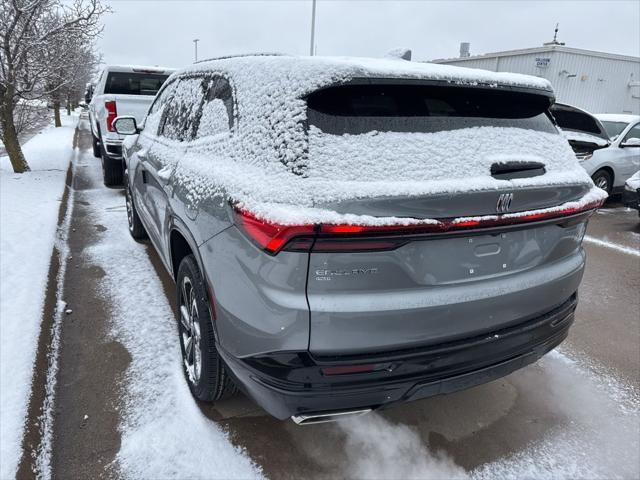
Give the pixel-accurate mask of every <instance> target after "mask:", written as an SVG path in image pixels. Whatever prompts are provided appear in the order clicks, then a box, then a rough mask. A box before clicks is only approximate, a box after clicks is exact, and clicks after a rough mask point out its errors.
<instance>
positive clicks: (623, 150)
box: [615, 123, 640, 186]
mask: <svg viewBox="0 0 640 480" xmlns="http://www.w3.org/2000/svg"><path fill="white" fill-rule="evenodd" d="M632 138H637V139H639V140H640V123H636V124H635V125H634V126H633V127H631V128H630V129H629V130H628V131H627V133H626V134H624V136H622V139H621V140H620V143H619V144H618V149H617V155H616V156H617V158H616V164H617V169H618V171H619V172H620V178H619V179H618V180H619V181H616V182H615V183H616V186H617V185H623V184H624V182H626V181H627V179H628V178H629V177H630V176H631V175H633V174H634V173H636V172H637V171H638V170H640V146H638V145H631V144H628V143H627V142H628V141H629V140H630V139H632Z"/></svg>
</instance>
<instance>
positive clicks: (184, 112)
mask: <svg viewBox="0 0 640 480" xmlns="http://www.w3.org/2000/svg"><path fill="white" fill-rule="evenodd" d="M206 89H207V81H206V80H205V79H203V78H202V77H190V78H185V79H180V80H178V82H177V84H176V86H175V88H174V91H173V95H172V97H171V100H170V101H169V103H168V105H167V106H166V111H165V112H164V115H163V126H162V136H164V137H167V138H169V139H171V140H176V141H179V142H183V141H189V140H192V139H193V138H194V134H195V131H196V129H197V125H198V115H199V112H200V109H201V106H202V103H203V102H204V96H205V92H206Z"/></svg>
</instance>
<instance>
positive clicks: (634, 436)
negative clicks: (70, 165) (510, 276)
mask: <svg viewBox="0 0 640 480" xmlns="http://www.w3.org/2000/svg"><path fill="white" fill-rule="evenodd" d="M80 133H81V135H84V136H85V137H87V135H88V133H87V132H84V131H83V132H80ZM83 145H84V147H83V148H85V149H87V154H86V155H85V156H83V157H82V160H81V161H80V162H79V163H78V164H77V165H76V166H75V174H74V175H75V178H74V185H75V188H77V189H78V190H82V194H81V195H76V196H75V202H76V205H74V218H73V223H72V227H73V229H74V230H73V232H72V233H71V235H70V249H71V255H72V258H73V260H72V261H71V265H72V266H71V267H70V269H69V271H68V274H67V277H68V278H67V280H66V284H65V300H66V301H67V302H68V304H69V305H71V306H72V308H73V309H74V310H73V312H74V313H73V315H71V316H70V318H69V319H68V320H67V321H66V322H65V324H64V325H63V328H62V337H61V353H60V373H59V378H58V386H57V394H56V418H55V423H54V433H55V436H54V446H53V451H54V462H53V465H54V476H57V477H61V478H69V477H75V478H78V477H83V478H98V477H101V476H109V475H110V474H113V473H120V474H122V475H124V476H127V475H128V476H132V477H144V476H153V475H156V476H157V475H164V476H169V475H170V474H171V473H173V475H172V476H176V477H189V476H190V475H189V474H190V473H191V474H192V475H191V476H198V475H199V474H201V473H202V472H203V471H206V469H205V470H203V469H202V465H200V466H199V468H200V470H197V471H191V470H186V469H189V468H192V467H193V466H194V463H197V462H201V463H202V464H203V465H204V466H206V467H207V468H214V467H210V465H214V466H216V467H215V468H218V467H219V466H220V464H224V463H225V461H226V462H227V463H229V462H233V463H234V464H236V463H242V462H241V461H240V460H238V457H229V456H225V455H230V454H228V453H224V454H222V453H220V452H223V451H224V452H227V451H226V450H225V448H226V447H225V446H224V445H223V444H222V443H215V442H218V440H219V438H222V437H219V436H220V435H224V434H223V433H221V432H227V434H228V437H229V438H230V440H231V442H232V443H233V444H234V445H235V446H237V447H240V448H241V449H242V451H243V452H244V454H245V455H248V456H249V457H250V458H251V460H252V461H253V462H255V464H256V465H258V466H259V467H260V468H261V469H262V472H263V473H264V474H265V475H266V476H268V477H271V478H302V477H305V478H309V477H312V478H336V477H339V478H344V477H358V478H411V477H413V478H443V477H462V478H464V477H472V478H495V477H499V478H521V477H523V476H528V477H545V478H549V477H554V478H562V477H565V478H576V477H580V478H594V477H600V478H610V477H614V476H616V477H623V478H637V477H638V476H640V467H639V465H640V458H639V455H640V454H639V451H640V445H639V437H640V435H639V432H640V420H639V412H638V399H639V396H638V390H637V388H638V386H639V383H640V382H639V379H638V372H639V371H640V352H639V350H638V345H640V325H639V322H640V319H639V318H638V315H639V313H638V312H640V298H639V292H640V257H639V256H638V254H637V252H638V251H640V228H639V222H638V216H637V212H635V211H627V210H625V209H624V208H621V207H619V206H617V205H616V204H610V205H607V207H606V208H605V209H603V210H602V211H601V212H599V213H597V214H595V215H594V216H593V218H592V220H591V223H590V226H589V229H588V239H593V240H588V241H587V243H586V247H585V248H586V250H587V253H588V265H587V270H586V274H585V278H584V282H583V285H582V287H581V290H580V305H579V308H578V312H577V316H576V323H575V325H574V327H573V329H572V331H571V333H570V337H569V339H568V341H567V342H565V343H564V344H563V345H562V346H561V347H560V348H559V350H558V351H555V352H552V353H550V354H549V355H547V356H546V357H544V358H543V359H542V360H541V361H539V362H538V363H536V364H534V365H531V366H529V367H527V368H525V369H523V370H521V371H518V372H515V373H513V374H511V375H509V376H508V377H506V378H503V379H500V380H497V381H494V382H492V383H489V384H486V385H481V386H478V387H475V388H472V389H470V390H466V391H462V392H458V393H455V394H451V395H447V396H443V397H434V398H430V399H426V400H421V401H417V402H414V403H410V404H406V405H403V406H400V407H397V408H395V409H392V410H388V411H384V412H380V413H374V414H370V415H367V416H364V417H359V418H357V419H353V420H352V421H348V422H341V423H339V424H323V425H312V426H305V427H298V426H296V425H294V424H293V422H291V421H285V422H281V421H278V420H275V419H273V418H271V417H269V416H268V415H266V414H265V413H264V412H263V411H262V410H261V409H260V408H258V407H257V406H255V405H254V404H253V403H252V402H251V401H249V400H248V399H247V398H245V397H242V396H238V397H236V398H233V399H230V400H227V401H224V402H219V403H218V404H216V405H203V404H200V405H199V406H198V407H199V412H201V414H200V413H197V412H196V413H194V412H193V411H192V410H196V411H198V408H195V409H194V406H195V405H196V403H195V402H193V401H192V400H191V398H190V397H189V396H188V392H187V390H186V383H184V382H183V381H182V379H179V378H178V376H176V375H177V374H176V372H179V370H180V368H181V366H180V361H181V360H180V357H179V354H178V353H176V352H177V351H178V350H177V348H176V347H177V345H178V338H177V333H176V329H175V328H174V326H173V325H172V324H171V323H170V322H172V321H173V320H172V319H171V318H170V317H171V315H170V314H171V307H173V308H175V305H173V301H174V293H173V288H174V287H173V284H172V280H171V279H170V278H169V276H168V275H167V274H166V273H165V272H164V270H163V268H162V266H161V264H160V261H159V260H158V257H157V255H156V253H155V251H154V250H153V248H151V247H148V246H147V247H145V246H143V245H142V246H141V245H139V244H136V243H135V242H133V241H132V240H131V239H130V237H129V236H128V232H127V224H126V216H125V210H124V207H123V205H124V203H123V202H124V199H123V196H122V194H121V192H120V191H117V190H108V189H105V188H104V187H103V186H101V185H100V173H101V172H100V163H99V160H97V159H93V158H92V157H91V155H90V153H89V150H90V149H89V147H90V140H89V139H88V137H87V138H84V143H83ZM106 238H110V239H111V240H109V241H107V240H105V239H106ZM109 242H110V243H109ZM616 247H624V248H616ZM118 258H122V261H123V262H126V263H127V266H128V267H127V268H121V267H118V268H115V267H113V264H114V262H116V263H117V259H118ZM96 259H98V260H99V261H97V260H96ZM114 259H115V260H114ZM143 264H144V265H143ZM112 267H113V268H112ZM130 275H143V276H144V277H136V278H140V279H141V280H140V281H139V282H138V285H139V288H131V285H130V284H131V278H129V276H130ZM136 281H137V280H136ZM118 285H121V286H122V285H124V286H125V287H126V288H125V289H124V290H123V289H120V290H118V288H117V287H118ZM118 292H120V293H118ZM114 295H115V296H114ZM118 295H131V296H132V297H131V298H124V297H118ZM118 299H120V300H118ZM123 302H124V303H123ZM136 303H138V304H139V305H141V307H140V308H141V310H140V312H138V313H139V315H137V316H136V315H135V314H136V312H133V313H134V315H129V313H131V312H124V311H123V310H122V308H123V305H127V306H131V307H130V308H134V309H135V308H136V307H135V305H136ZM128 308H129V307H128ZM149 312H150V313H149ZM141 315H142V316H145V318H144V319H143V318H142V317H141ZM149 315H150V316H152V317H153V316H154V315H159V317H158V318H146V317H147V316H149ZM129 318H131V320H129ZM141 320H144V322H141ZM129 321H136V322H139V323H137V324H127V322H129ZM152 322H160V323H152ZM118 332H120V333H118ZM138 333H139V335H138ZM150 335H151V337H150ZM142 336H144V337H148V338H153V339H154V340H153V344H147V347H145V344H144V343H141V342H140V341H138V337H142ZM145 348H148V349H150V350H148V351H146V353H145V350H144V349H145ZM141 362H142V363H141ZM144 362H147V363H146V364H145V363H144ZM154 362H155V365H154ZM140 365H143V366H144V365H147V367H148V368H151V370H152V371H154V369H156V372H155V373H156V375H155V376H154V375H150V376H149V375H147V376H145V375H146V374H145V373H144V369H141V368H140ZM176 379H177V380H176ZM145 382H147V383H146V384H145ZM163 389H164V390H163ZM184 392H187V394H185V393H184ZM184 411H189V412H190V413H189V414H188V415H186V416H185V414H184ZM145 412H151V413H152V415H145ZM202 414H203V415H202ZM85 415H87V417H86V418H85ZM154 415H155V416H156V417H155V418H149V417H150V416H151V417H153V416H154ZM174 417H175V418H178V419H179V421H176V420H175V419H174ZM154 420H155V423H154ZM177 424H179V425H177ZM185 436H188V438H189V440H188V441H189V443H191V444H201V445H206V448H205V450H211V451H205V452H204V455H202V452H199V453H198V455H199V456H198V457H197V462H194V461H187V460H186V459H187V458H188V456H189V455H188V454H183V453H180V452H182V450H179V449H180V443H176V442H182V443H184V439H185ZM212 439H214V440H215V441H214V440H212ZM212 442H214V443H212ZM211 445H213V446H211ZM175 449H178V450H179V451H178V454H176V453H175V451H174V450H175ZM135 455H140V461H139V462H138V464H136V458H135ZM217 456H218V457H220V456H222V457H221V458H222V460H221V462H222V463H218V464H216V463H215V462H216V458H217ZM229 458H231V460H229ZM123 459H124V460H123ZM225 459H226V460H225ZM119 462H120V463H119ZM122 462H124V463H122ZM207 462H209V463H207ZM211 462H213V463H211ZM132 465H133V467H132V468H133V469H130V467H131V466H132ZM243 465H244V464H243ZM136 468H138V470H136ZM243 468H244V467H243ZM247 468H248V470H243V472H249V473H252V472H255V471H254V470H251V468H250V466H249V467H247ZM140 469H141V470H140ZM216 471H218V470H211V472H212V475H216V473H215V472H216ZM131 472H134V473H133V474H132V473H131ZM145 472H147V473H148V472H153V474H148V475H145ZM200 476H202V475H200ZM216 476H224V475H216ZM238 476H241V475H238ZM245 476H248V474H245Z"/></svg>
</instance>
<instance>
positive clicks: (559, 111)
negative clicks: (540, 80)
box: [551, 103, 640, 194]
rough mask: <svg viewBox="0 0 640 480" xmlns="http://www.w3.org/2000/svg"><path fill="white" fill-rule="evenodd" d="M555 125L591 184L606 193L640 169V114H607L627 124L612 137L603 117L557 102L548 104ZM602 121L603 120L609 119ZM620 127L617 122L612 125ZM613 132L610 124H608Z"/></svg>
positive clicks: (618, 188)
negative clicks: (550, 105)
mask: <svg viewBox="0 0 640 480" xmlns="http://www.w3.org/2000/svg"><path fill="white" fill-rule="evenodd" d="M551 112H552V114H553V116H554V117H555V119H556V122H557V124H558V127H560V129H561V130H562V133H563V134H564V136H565V138H567V140H568V141H569V143H570V144H571V147H572V148H573V150H574V151H575V153H576V157H577V158H578V160H579V161H580V164H581V165H582V167H583V168H584V169H585V170H586V171H587V173H588V174H589V175H590V176H591V179H592V180H593V183H595V184H596V185H597V186H598V187H600V188H602V189H603V190H605V191H606V192H607V193H609V194H611V193H622V190H623V189H624V184H625V182H626V181H627V179H628V178H629V177H631V175H633V174H634V173H635V172H637V171H638V169H640V117H638V116H635V115H608V116H607V117H608V118H609V120H610V119H612V118H613V119H615V120H616V122H615V123H620V122H619V120H621V119H626V121H628V123H626V125H625V126H624V128H622V129H621V130H620V131H619V132H618V133H616V134H615V135H614V137H613V138H611V136H610V135H609V134H608V131H609V130H608V128H607V125H605V123H604V122H603V121H601V120H600V119H601V118H603V117H602V116H599V118H600V119H599V118H597V117H596V116H594V115H592V114H590V113H589V112H586V111H584V110H581V109H579V108H577V107H573V106H571V105H564V104H560V103H556V104H555V105H553V106H552V107H551ZM609 120H605V121H609ZM615 127H616V129H617V128H619V126H618V125H616V126H615ZM609 128H611V129H612V131H615V129H613V126H611V125H609Z"/></svg>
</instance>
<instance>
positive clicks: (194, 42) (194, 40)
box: [193, 38, 200, 62]
mask: <svg viewBox="0 0 640 480" xmlns="http://www.w3.org/2000/svg"><path fill="white" fill-rule="evenodd" d="M199 41H200V39H199V38H194V39H193V45H194V46H195V47H196V59H195V62H197V61H198V42H199Z"/></svg>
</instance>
